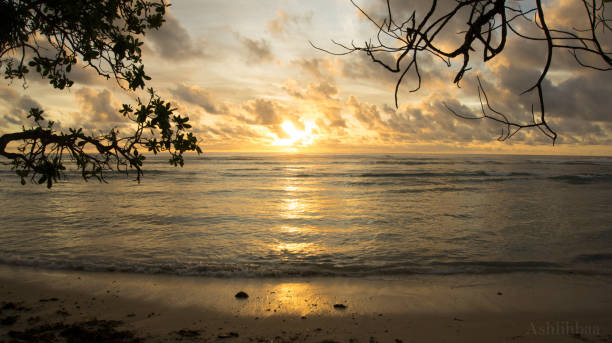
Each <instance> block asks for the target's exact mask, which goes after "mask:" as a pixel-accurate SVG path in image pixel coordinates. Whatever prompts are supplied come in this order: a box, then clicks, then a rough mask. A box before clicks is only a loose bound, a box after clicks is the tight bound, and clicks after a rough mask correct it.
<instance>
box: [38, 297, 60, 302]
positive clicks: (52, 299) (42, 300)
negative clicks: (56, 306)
mask: <svg viewBox="0 0 612 343" xmlns="http://www.w3.org/2000/svg"><path fill="white" fill-rule="evenodd" d="M39 301H40V302H41V303H46V302H49V301H59V299H58V298H48V299H40V300H39Z"/></svg>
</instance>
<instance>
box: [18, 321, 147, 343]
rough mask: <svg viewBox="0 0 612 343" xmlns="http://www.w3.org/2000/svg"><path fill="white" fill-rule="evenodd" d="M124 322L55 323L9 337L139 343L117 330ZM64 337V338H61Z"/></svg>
mask: <svg viewBox="0 0 612 343" xmlns="http://www.w3.org/2000/svg"><path fill="white" fill-rule="evenodd" d="M121 324H122V322H119V321H107V320H93V321H87V322H78V323H73V324H70V325H68V324H65V323H55V324H44V325H40V326H37V327H33V328H29V329H27V330H25V331H10V332H9V334H8V335H9V337H10V338H12V339H14V340H18V341H26V342H41V341H42V342H58V341H66V342H116V343H128V342H139V341H141V339H140V338H138V337H136V336H135V335H134V333H133V332H131V331H119V330H117V329H116V327H118V326H119V325H121ZM60 337H62V338H63V339H62V338H60Z"/></svg>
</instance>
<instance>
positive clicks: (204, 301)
mask: <svg viewBox="0 0 612 343" xmlns="http://www.w3.org/2000/svg"><path fill="white" fill-rule="evenodd" d="M610 290H612V277H609V276H584V275H550V274H521V273H512V274H493V275H452V276H429V275H428V276H421V275H415V276H410V277H402V278H395V277H386V278H384V277H379V278H348V277H334V278H325V277H314V278H309V277H299V278H297V277H296V278H204V277H179V276H167V275H145V274H122V273H91V272H80V271H59V270H57V271H55V270H42V269H35V268H28V267H13V266H0V302H1V304H2V306H1V308H2V311H1V312H0V320H2V321H3V325H0V341H7V342H10V341H12V340H14V339H15V337H18V336H16V335H15V332H17V333H19V332H21V333H23V332H27V330H28V329H29V330H32V329H33V328H39V327H41V326H42V325H48V324H56V323H63V325H64V326H63V328H64V329H63V330H66V329H65V325H72V324H73V323H78V325H81V326H83V325H85V324H83V323H88V322H89V323H90V324H91V322H92V321H118V322H117V323H116V324H115V326H116V328H115V329H113V330H118V331H117V332H129V333H130V335H133V336H129V337H136V338H140V339H142V340H143V341H145V342H162V341H179V340H180V341H194V342H201V341H236V342H243V341H245V342H248V341H253V342H257V341H261V342H271V341H278V342H285V341H286V342H325V341H328V342H331V341H337V342H349V341H354V342H369V341H378V342H396V341H401V342H442V341H447V342H449V341H450V342H454V341H456V342H460V341H472V342H493V341H499V342H501V341H516V342H563V341H568V342H572V341H576V340H577V339H580V340H583V341H597V342H612V335H611V334H612V311H610V310H609V309H610V308H612V292H610ZM239 291H244V292H246V293H247V294H248V295H249V297H248V298H247V299H237V298H235V294H236V293H237V292H239ZM337 304H342V305H344V306H345V308H342V306H334V305H337ZM7 318H9V319H8V320H7ZM11 318H14V322H13V323H10V322H11V321H13V320H12V319H11ZM113 323H115V322H113ZM85 326H86V325H85ZM11 331H12V332H13V333H12V334H9V333H10V332H11ZM59 332H60V331H58V333H57V334H58V335H59ZM58 337H59V336H58ZM17 341H19V340H17ZM120 341H121V340H120Z"/></svg>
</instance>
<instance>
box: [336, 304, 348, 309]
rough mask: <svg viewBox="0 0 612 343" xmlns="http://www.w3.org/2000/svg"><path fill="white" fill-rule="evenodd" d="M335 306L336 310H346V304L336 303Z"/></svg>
mask: <svg viewBox="0 0 612 343" xmlns="http://www.w3.org/2000/svg"><path fill="white" fill-rule="evenodd" d="M334 308H335V309H336V310H345V309H346V305H344V304H334Z"/></svg>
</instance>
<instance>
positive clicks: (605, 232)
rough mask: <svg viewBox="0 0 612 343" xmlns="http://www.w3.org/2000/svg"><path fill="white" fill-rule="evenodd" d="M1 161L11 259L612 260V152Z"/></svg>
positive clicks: (222, 266)
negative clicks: (22, 174) (105, 170)
mask: <svg viewBox="0 0 612 343" xmlns="http://www.w3.org/2000/svg"><path fill="white" fill-rule="evenodd" d="M7 168H8V167H4V170H2V171H1V172H0V185H1V187H2V190H1V191H0V209H1V212H0V227H1V229H0V264H4V265H19V266H34V267H38V268H44V269H67V270H86V271H106V272H108V271H110V272H127V273H147V274H158V273H162V274H174V275H195V276H218V277H229V278H233V277H287V276H323V277H325V276H352V277H374V278H376V277H398V278H403V277H410V276H411V275H414V274H436V275H446V274H483V273H484V274H489V273H513V272H525V273H567V274H570V273H583V274H595V275H599V274H612V157H547V156H503V155H400V154H397V155H396V154H394V155H383V154H344V155H312V154H246V153H243V154H229V153H228V154H212V153H207V154H203V155H201V156H199V157H189V158H187V160H186V164H185V167H184V168H174V167H171V166H169V165H168V163H167V158H166V157H164V156H161V157H159V156H157V157H150V158H149V159H147V161H146V162H145V175H144V178H143V179H142V182H141V183H137V182H136V181H134V177H135V175H129V176H125V175H120V174H110V175H108V183H107V184H104V183H99V182H97V181H95V180H94V181H89V182H85V181H83V180H82V179H80V178H79V176H78V174H76V173H71V172H69V173H68V175H67V178H66V179H65V180H63V181H61V182H60V183H58V184H56V185H55V186H54V187H53V188H52V189H51V190H48V189H46V188H45V187H44V186H37V185H31V184H28V185H26V186H21V185H20V184H19V179H18V178H17V176H15V175H14V173H13V172H11V171H10V170H8V169H7Z"/></svg>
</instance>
